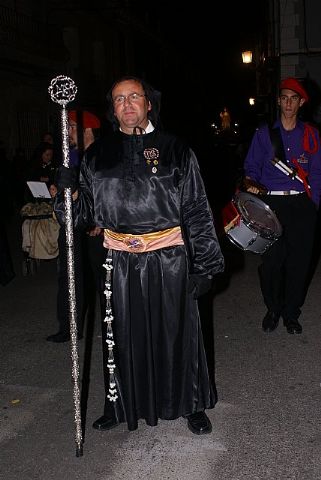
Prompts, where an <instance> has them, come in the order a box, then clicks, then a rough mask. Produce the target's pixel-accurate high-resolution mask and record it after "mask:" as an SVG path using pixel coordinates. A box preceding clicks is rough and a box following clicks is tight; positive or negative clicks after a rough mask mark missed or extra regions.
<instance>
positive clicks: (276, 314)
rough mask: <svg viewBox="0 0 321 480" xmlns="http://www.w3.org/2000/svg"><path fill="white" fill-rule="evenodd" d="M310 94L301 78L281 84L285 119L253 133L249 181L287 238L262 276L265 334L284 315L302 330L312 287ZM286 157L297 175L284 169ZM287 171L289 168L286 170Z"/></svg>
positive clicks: (314, 197) (320, 186) (315, 202)
mask: <svg viewBox="0 0 321 480" xmlns="http://www.w3.org/2000/svg"><path fill="white" fill-rule="evenodd" d="M308 100H309V97H308V94H307V92H306V91H305V89H304V88H303V86H302V84H301V83H300V82H299V81H298V80H297V79H295V78H292V77H290V78H286V79H284V80H283V81H282V82H281V84H280V90H279V96H278V105H279V108H280V118H279V119H278V120H276V121H275V123H274V125H273V128H269V127H268V125H264V126H262V127H260V128H258V129H257V130H256V132H255V134H254V136H253V139H252V143H251V145H250V147H249V150H248V153H247V156H246V158H245V162H244V173H245V185H246V190H247V191H248V192H250V193H254V194H259V193H260V192H264V193H263V194H261V197H260V198H261V199H262V200H263V201H264V203H266V204H267V205H269V206H270V207H271V209H272V210H273V211H274V212H275V213H276V216H277V217H278V219H279V221H280V223H281V225H282V227H283V234H282V236H281V237H280V238H279V239H278V240H277V241H276V242H275V243H274V244H273V245H272V246H271V247H270V248H269V249H268V250H267V252H266V253H264V254H263V255H262V263H261V265H260V267H259V276H260V284H261V290H262V295H263V299H264V303H265V305H266V307H267V313H266V315H265V316H264V318H263V322H262V329H263V331H264V332H272V331H274V330H275V329H276V328H277V326H278V323H279V319H280V317H282V318H283V323H284V326H285V327H286V330H287V332H288V333H289V334H300V333H301V332H302V325H301V324H300V323H299V320H298V319H299V316H300V314H301V307H302V305H303V303H304V298H305V294H306V289H307V279H308V273H309V269H310V262H311V255H312V250H313V243H314V238H315V227H316V219H317V210H318V208H319V203H320V195H321V149H320V138H319V133H318V131H317V130H316V128H314V127H312V126H311V125H309V124H308V123H304V122H302V121H301V120H300V119H299V118H298V114H299V110H300V107H302V106H303V105H304V104H305V102H308ZM274 159H277V160H280V161H281V162H282V163H283V164H284V165H285V167H286V168H287V169H291V170H292V171H293V172H294V175H292V174H291V175H289V174H288V173H284V171H281V170H280V168H278V166H279V167H280V165H281V164H280V163H279V162H278V163H277V164H274V163H275V162H274V163H273V162H272V160H274ZM285 170H286V169H285Z"/></svg>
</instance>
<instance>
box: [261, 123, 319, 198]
mask: <svg viewBox="0 0 321 480" xmlns="http://www.w3.org/2000/svg"><path fill="white" fill-rule="evenodd" d="M269 133H270V139H271V143H272V147H273V149H274V157H275V158H276V159H277V160H281V161H282V162H283V163H284V164H286V157H285V151H284V146H283V141H282V137H281V130H280V128H279V127H275V128H272V127H269ZM292 162H293V164H294V165H295V167H296V168H295V170H294V173H295V174H297V176H298V177H300V179H301V181H302V183H303V185H304V189H305V191H306V193H307V195H308V197H309V198H311V190H310V187H309V183H308V178H307V172H305V170H304V169H303V168H302V167H301V166H300V165H299V164H298V161H297V160H296V159H293V160H292Z"/></svg>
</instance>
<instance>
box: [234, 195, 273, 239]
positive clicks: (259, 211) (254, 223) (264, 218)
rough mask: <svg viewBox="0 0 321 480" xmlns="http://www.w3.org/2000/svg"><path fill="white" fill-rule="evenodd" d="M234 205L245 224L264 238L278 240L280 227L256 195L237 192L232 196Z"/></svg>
mask: <svg viewBox="0 0 321 480" xmlns="http://www.w3.org/2000/svg"><path fill="white" fill-rule="evenodd" d="M234 202H235V205H236V207H237V209H238V211H239V212H240V214H241V216H242V219H243V221H244V222H245V224H246V225H247V226H248V227H249V228H251V229H252V230H254V231H255V232H257V233H258V234H259V235H261V236H262V237H264V238H278V237H280V235H281V234H282V226H281V224H280V222H279V220H278V219H277V217H276V215H275V213H274V212H273V211H272V210H271V208H270V207H269V206H268V205H266V203H264V202H263V201H262V200H260V199H259V198H258V197H257V196H256V195H253V194H251V193H246V192H238V193H236V194H235V196H234Z"/></svg>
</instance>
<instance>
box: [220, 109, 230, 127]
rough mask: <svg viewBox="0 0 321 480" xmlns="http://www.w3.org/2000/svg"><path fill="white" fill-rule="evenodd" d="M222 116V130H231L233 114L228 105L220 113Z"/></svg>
mask: <svg viewBox="0 0 321 480" xmlns="http://www.w3.org/2000/svg"><path fill="white" fill-rule="evenodd" d="M220 118H221V130H222V131H225V130H230V128H231V116H230V113H229V111H228V110H227V108H226V107H224V108H223V111H222V112H221V113H220Z"/></svg>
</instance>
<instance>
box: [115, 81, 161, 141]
mask: <svg viewBox="0 0 321 480" xmlns="http://www.w3.org/2000/svg"><path fill="white" fill-rule="evenodd" d="M112 98H113V105H114V115H115V117H116V118H117V120H118V122H119V125H120V128H121V130H122V131H123V132H124V133H128V134H132V133H133V129H134V127H137V126H139V127H142V128H146V127H147V124H148V117H147V114H148V112H149V111H150V110H151V108H152V107H151V103H150V101H149V100H147V98H146V96H145V92H144V90H143V87H142V85H141V84H140V83H139V82H136V81H135V80H125V81H123V82H120V83H117V84H116V86H115V87H114V89H113V91H112Z"/></svg>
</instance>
